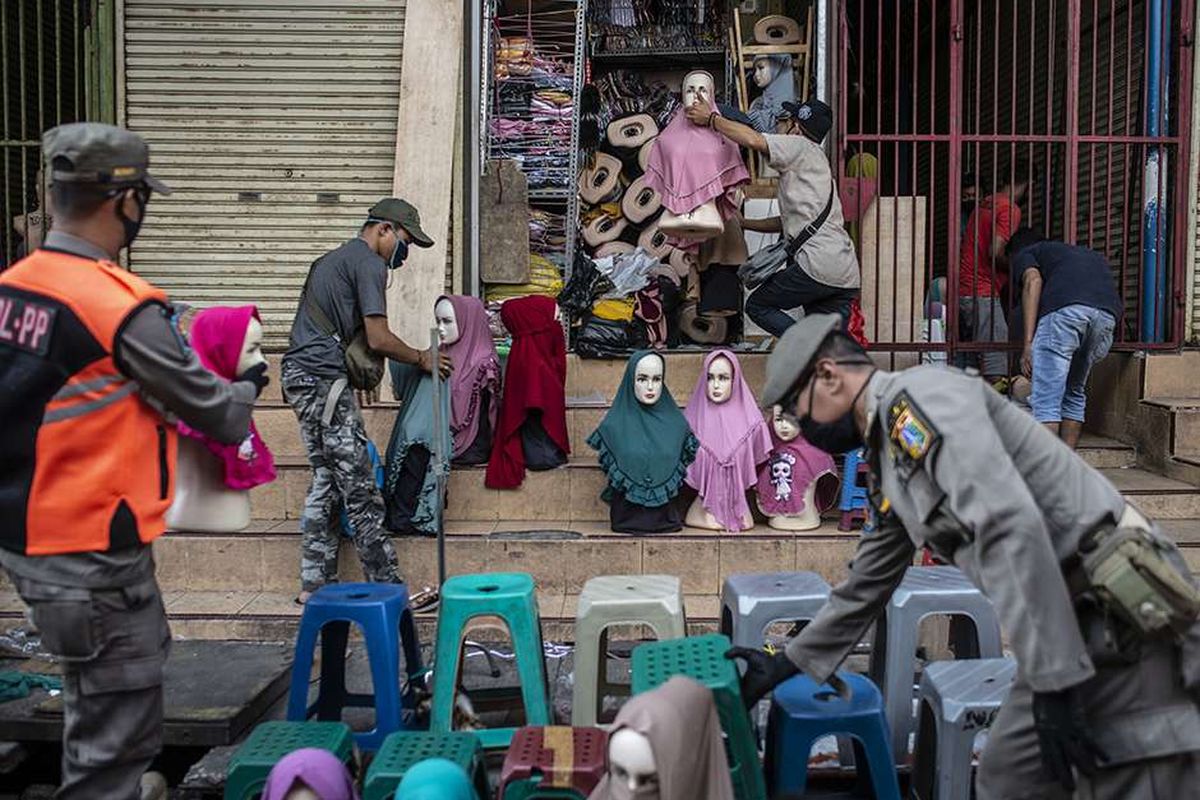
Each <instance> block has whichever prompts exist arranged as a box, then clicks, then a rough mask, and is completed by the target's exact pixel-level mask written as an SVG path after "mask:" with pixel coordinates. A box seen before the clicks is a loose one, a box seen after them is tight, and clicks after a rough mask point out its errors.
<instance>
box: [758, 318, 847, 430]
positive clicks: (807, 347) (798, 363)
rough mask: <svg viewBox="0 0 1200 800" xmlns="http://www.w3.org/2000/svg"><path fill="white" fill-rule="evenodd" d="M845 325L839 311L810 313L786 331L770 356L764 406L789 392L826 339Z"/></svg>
mask: <svg viewBox="0 0 1200 800" xmlns="http://www.w3.org/2000/svg"><path fill="white" fill-rule="evenodd" d="M841 327H842V318H841V317H840V316H838V315H837V314H806V315H805V316H804V319H802V320H800V321H799V322H797V323H796V324H795V325H793V326H792V327H790V328H788V329H787V330H786V331H784V332H783V336H781V337H779V341H778V342H776V343H775V349H774V350H772V351H771V355H770V357H769V358H767V381H766V383H765V384H764V385H763V390H762V405H763V408H770V407H771V406H773V405H775V404H777V403H778V402H779V401H780V400H782V399H783V398H784V397H786V396H787V393H788V392H789V391H791V389H792V387H793V386H795V385H796V381H797V380H799V378H800V376H801V375H803V374H804V371H805V370H806V369H808V365H809V363H811V362H812V360H813V357H814V356H816V354H817V351H818V350H820V349H821V345H822V344H824V343H825V339H827V338H828V337H829V334H831V333H833V332H834V331H836V330H838V329H839V328H841Z"/></svg>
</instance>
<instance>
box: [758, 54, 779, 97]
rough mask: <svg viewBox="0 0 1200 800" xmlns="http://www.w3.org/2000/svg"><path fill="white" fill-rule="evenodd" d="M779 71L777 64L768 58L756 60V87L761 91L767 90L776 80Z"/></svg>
mask: <svg viewBox="0 0 1200 800" xmlns="http://www.w3.org/2000/svg"><path fill="white" fill-rule="evenodd" d="M777 70H778V67H777V66H776V64H775V62H774V61H773V60H771V59H770V58H768V57H766V56H759V57H758V58H756V59H754V85H755V86H757V87H758V88H760V89H765V88H767V86H768V85H769V84H770V83H771V81H773V80H775V73H776V71H777Z"/></svg>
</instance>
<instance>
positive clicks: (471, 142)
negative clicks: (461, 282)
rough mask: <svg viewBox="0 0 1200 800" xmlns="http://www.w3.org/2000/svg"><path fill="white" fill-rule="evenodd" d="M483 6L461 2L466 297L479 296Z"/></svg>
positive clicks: (465, 1) (469, 0)
mask: <svg viewBox="0 0 1200 800" xmlns="http://www.w3.org/2000/svg"><path fill="white" fill-rule="evenodd" d="M482 17H483V7H482V5H481V4H480V3H479V2H477V1H476V0H463V34H464V35H463V40H464V45H465V46H464V47H463V100H464V109H465V111H464V113H463V147H464V148H466V153H465V156H466V157H465V158H463V170H464V171H465V174H464V175H463V182H462V183H463V198H462V208H463V245H464V248H463V249H465V250H466V254H465V255H466V257H465V259H464V261H465V266H466V275H465V276H464V277H465V279H466V280H465V286H466V287H467V294H470V295H472V296H473V297H479V296H481V295H482V293H483V286H482V284H481V282H480V275H479V176H480V174H481V173H482V172H483V168H482V158H481V157H480V152H479V139H480V135H481V130H482V126H481V125H480V114H479V107H480V103H481V102H482V95H483V92H482V91H481V90H480V81H481V80H482V69H483V68H482V66H481V65H482V57H483V53H482V50H483V36H482V33H483V19H482Z"/></svg>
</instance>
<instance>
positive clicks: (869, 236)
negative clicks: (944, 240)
mask: <svg viewBox="0 0 1200 800" xmlns="http://www.w3.org/2000/svg"><path fill="white" fill-rule="evenodd" d="M925 211H926V198H924V197H876V198H875V201H874V202H873V203H871V206H870V207H869V208H868V209H867V211H866V214H865V215H864V216H863V221H862V229H861V230H862V233H861V238H860V239H859V242H860V245H859V264H860V266H861V270H862V312H863V316H864V317H865V318H866V323H867V325H866V327H867V330H866V333H867V339H869V340H870V341H872V342H919V341H920V337H921V331H922V320H923V318H924V307H925V288H926V287H925ZM876 308H878V309H879V319H878V325H877V324H876V318H875V317H876V315H875V310H876ZM913 363H915V361H914V362H913ZM905 366H908V364H907V363H906V364H905Z"/></svg>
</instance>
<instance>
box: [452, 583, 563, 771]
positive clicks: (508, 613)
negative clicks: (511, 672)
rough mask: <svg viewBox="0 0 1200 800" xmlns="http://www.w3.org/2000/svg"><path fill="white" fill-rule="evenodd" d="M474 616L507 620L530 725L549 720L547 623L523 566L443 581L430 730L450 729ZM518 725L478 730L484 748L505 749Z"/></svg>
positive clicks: (545, 723)
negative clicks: (464, 647)
mask: <svg viewBox="0 0 1200 800" xmlns="http://www.w3.org/2000/svg"><path fill="white" fill-rule="evenodd" d="M475 617H499V618H500V619H502V620H504V622H505V624H507V625H508V630H509V633H510V634H511V635H512V642H513V651H514V653H515V656H516V663H517V677H518V678H519V679H520V681H521V700H522V704H523V705H524V707H525V724H526V725H549V724H550V699H549V695H548V692H547V689H546V663H545V660H544V655H543V648H542V625H541V620H540V618H539V616H538V607H537V595H536V593H535V592H534V583H533V578H531V577H530V576H529V575H526V574H525V573H523V572H494V573H486V574H482V575H456V576H455V577H453V578H449V579H447V580H446V583H445V584H444V585H443V586H442V602H441V607H440V609H439V611H438V626H437V645H436V649H435V650H434V666H433V707H432V709H431V711H430V719H429V730H430V731H432V732H434V733H449V732H450V731H451V729H452V726H453V720H454V693H455V689H456V688H457V686H458V676H459V672H460V670H461V667H462V644H463V638H464V636H465V634H466V630H467V623H468V622H470V621H471V620H472V619H474V618H475ZM516 731H517V729H516V728H490V729H487V730H481V731H475V735H476V736H478V737H479V740H480V741H481V742H483V746H484V749H487V750H503V749H506V748H507V747H508V745H509V742H511V741H512V737H513V734H514V733H515V732H516Z"/></svg>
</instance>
